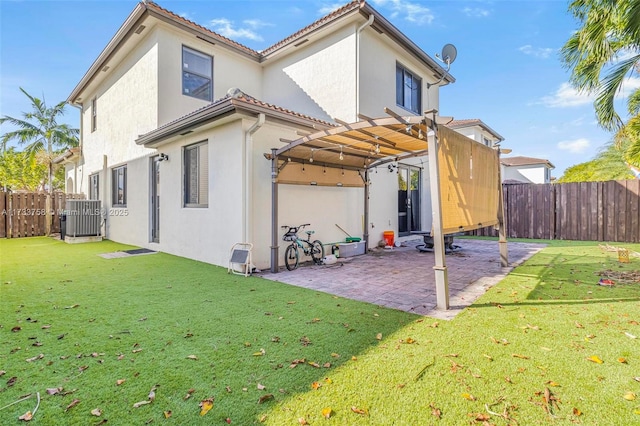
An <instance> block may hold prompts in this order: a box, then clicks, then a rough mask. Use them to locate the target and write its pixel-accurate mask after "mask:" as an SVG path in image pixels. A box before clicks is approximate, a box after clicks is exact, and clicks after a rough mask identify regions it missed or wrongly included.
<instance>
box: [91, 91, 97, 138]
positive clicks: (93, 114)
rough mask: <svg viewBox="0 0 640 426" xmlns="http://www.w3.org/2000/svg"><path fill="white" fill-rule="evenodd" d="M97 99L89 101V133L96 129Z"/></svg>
mask: <svg viewBox="0 0 640 426" xmlns="http://www.w3.org/2000/svg"><path fill="white" fill-rule="evenodd" d="M97 104H98V98H93V99H91V131H92V132H95V131H96V129H97V128H98V109H97Z"/></svg>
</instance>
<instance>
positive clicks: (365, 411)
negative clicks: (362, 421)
mask: <svg viewBox="0 0 640 426" xmlns="http://www.w3.org/2000/svg"><path fill="white" fill-rule="evenodd" d="M351 411H353V412H354V413H356V414H362V415H365V414H367V410H363V409H362V408H358V407H356V406H355V405H354V406H352V407H351Z"/></svg>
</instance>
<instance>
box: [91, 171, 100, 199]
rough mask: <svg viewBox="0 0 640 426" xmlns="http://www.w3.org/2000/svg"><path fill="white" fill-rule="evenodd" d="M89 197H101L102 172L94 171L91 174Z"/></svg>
mask: <svg viewBox="0 0 640 426" xmlns="http://www.w3.org/2000/svg"><path fill="white" fill-rule="evenodd" d="M89 199H90V200H99V199H100V174H99V173H94V174H92V175H90V176H89Z"/></svg>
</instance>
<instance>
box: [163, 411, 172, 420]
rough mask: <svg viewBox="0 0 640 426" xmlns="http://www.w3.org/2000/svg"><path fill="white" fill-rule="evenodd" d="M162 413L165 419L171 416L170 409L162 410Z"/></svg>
mask: <svg viewBox="0 0 640 426" xmlns="http://www.w3.org/2000/svg"><path fill="white" fill-rule="evenodd" d="M162 414H163V415H164V418H165V419H168V418H169V417H171V415H172V414H173V412H172V411H171V410H167V411H163V412H162Z"/></svg>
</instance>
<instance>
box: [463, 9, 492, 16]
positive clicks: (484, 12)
mask: <svg viewBox="0 0 640 426" xmlns="http://www.w3.org/2000/svg"><path fill="white" fill-rule="evenodd" d="M462 13H464V14H465V15H467V16H468V17H470V18H486V17H487V16H489V15H490V12H489V11H488V10H486V9H481V8H479V7H474V8H471V7H465V8H464V9H462Z"/></svg>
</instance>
